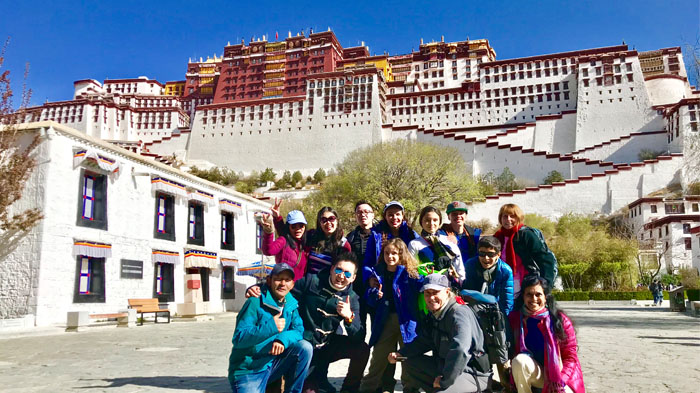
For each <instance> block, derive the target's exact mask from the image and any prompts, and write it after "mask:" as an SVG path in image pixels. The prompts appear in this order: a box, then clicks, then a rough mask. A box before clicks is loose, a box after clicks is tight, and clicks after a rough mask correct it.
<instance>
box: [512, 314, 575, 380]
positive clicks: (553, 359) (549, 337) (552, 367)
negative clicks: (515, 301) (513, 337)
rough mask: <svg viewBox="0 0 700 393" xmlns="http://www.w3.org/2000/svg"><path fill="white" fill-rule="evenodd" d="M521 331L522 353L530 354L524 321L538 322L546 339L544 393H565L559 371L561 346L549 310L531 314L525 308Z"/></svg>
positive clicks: (519, 333)
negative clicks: (555, 334) (526, 342)
mask: <svg viewBox="0 0 700 393" xmlns="http://www.w3.org/2000/svg"><path fill="white" fill-rule="evenodd" d="M520 312H521V313H522V318H520V331H519V332H517V333H516V334H518V336H519V337H518V338H517V340H518V342H519V343H520V352H528V353H529V352H530V351H529V350H528V349H527V346H526V345H525V336H527V324H526V323H524V321H525V320H526V319H527V318H534V319H536V320H538V321H539V322H538V323H537V327H538V328H539V329H540V332H541V333H542V337H543V338H544V363H545V364H544V365H543V366H544V387H543V389H542V392H543V393H564V387H565V386H566V384H564V381H563V380H562V377H561V370H559V346H558V345H557V341H556V338H555V337H554V331H553V330H552V324H551V318H550V316H549V310H548V309H547V308H546V307H545V308H543V309H542V310H540V311H538V312H536V313H534V314H531V313H530V312H529V311H528V310H527V309H526V308H525V306H523V308H522V309H521V311H520Z"/></svg>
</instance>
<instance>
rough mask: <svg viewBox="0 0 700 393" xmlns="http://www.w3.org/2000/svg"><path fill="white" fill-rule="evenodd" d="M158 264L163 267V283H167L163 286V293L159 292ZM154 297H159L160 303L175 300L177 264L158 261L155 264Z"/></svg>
mask: <svg viewBox="0 0 700 393" xmlns="http://www.w3.org/2000/svg"><path fill="white" fill-rule="evenodd" d="M158 266H160V267H161V276H162V277H163V279H162V280H161V281H163V283H162V285H165V286H161V293H158ZM163 289H167V290H163ZM153 297H154V298H157V299H158V302H160V303H168V302H174V301H175V265H173V264H172V263H163V262H156V263H155V264H153Z"/></svg>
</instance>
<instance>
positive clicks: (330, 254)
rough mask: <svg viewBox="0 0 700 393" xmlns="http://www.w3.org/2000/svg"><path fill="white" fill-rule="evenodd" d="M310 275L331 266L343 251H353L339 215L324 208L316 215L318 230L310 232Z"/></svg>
mask: <svg viewBox="0 0 700 393" xmlns="http://www.w3.org/2000/svg"><path fill="white" fill-rule="evenodd" d="M308 247H309V266H308V269H307V271H308V272H309V273H318V272H319V271H321V270H323V269H325V268H327V267H329V266H331V264H332V263H333V261H334V260H335V258H336V257H337V256H338V254H340V253H341V252H342V251H351V247H350V243H349V242H348V241H347V240H346V239H345V236H343V228H342V226H341V224H340V220H339V219H338V213H337V212H336V211H335V210H334V209H333V208H331V207H328V206H324V207H322V208H321V210H319V211H318V214H316V229H313V230H311V231H309V242H308Z"/></svg>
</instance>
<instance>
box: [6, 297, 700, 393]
mask: <svg viewBox="0 0 700 393" xmlns="http://www.w3.org/2000/svg"><path fill="white" fill-rule="evenodd" d="M564 308H565V309H566V310H567V311H568V312H569V315H571V317H572V319H573V320H574V322H575V323H576V326H577V329H578V339H579V346H580V352H579V354H580V357H581V363H582V366H583V372H584V379H585V382H586V388H587V391H588V392H654V393H657V392H697V391H698V389H699V388H698V381H700V318H692V317H689V316H686V315H685V314H680V313H673V312H670V311H668V307H664V308H654V307H640V306H630V305H623V304H604V305H600V304H598V305H587V304H573V303H568V304H564ZM234 324H235V314H233V313H229V314H219V315H216V316H215V317H214V318H213V320H210V321H205V322H178V321H177V320H174V321H173V322H172V323H171V324H158V325H154V324H152V323H151V324H146V325H144V326H137V327H135V328H129V329H125V328H116V327H115V326H114V325H111V326H101V327H90V328H87V330H85V331H83V332H79V333H65V332H63V331H62V329H59V328H42V329H35V330H32V331H26V332H18V333H9V334H8V333H7V332H3V333H2V334H0V391H3V392H65V391H79V392H85V393H90V392H165V391H175V392H178V391H179V392H228V391H230V390H229V387H228V382H227V380H226V369H227V365H228V355H229V352H230V346H231V344H230V343H231V335H232V333H233V329H234ZM346 367H347V361H345V362H342V361H341V362H338V363H335V364H334V365H333V367H332V368H331V370H330V379H331V381H332V382H333V383H334V384H336V386H338V387H340V384H341V382H342V378H341V377H342V376H343V375H344V371H343V369H344V368H346ZM398 375H399V371H398V370H397V376H398ZM397 391H400V385H399V386H398V389H397Z"/></svg>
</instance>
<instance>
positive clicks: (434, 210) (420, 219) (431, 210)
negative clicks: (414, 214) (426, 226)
mask: <svg viewBox="0 0 700 393" xmlns="http://www.w3.org/2000/svg"><path fill="white" fill-rule="evenodd" d="M428 213H435V214H437V216H438V218H439V219H440V225H442V214H440V211H439V210H438V209H437V208H436V207H435V206H430V205H428V206H426V207H424V208H423V209H421V211H420V215H419V216H418V225H420V227H421V234H422V233H423V232H425V230H423V217H425V215H426V214H428ZM438 230H440V228H438Z"/></svg>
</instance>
